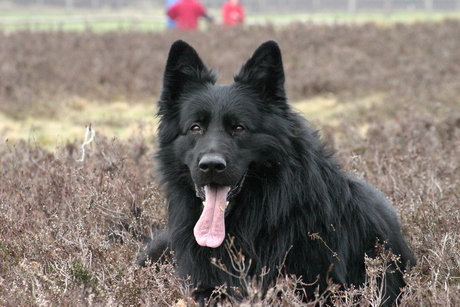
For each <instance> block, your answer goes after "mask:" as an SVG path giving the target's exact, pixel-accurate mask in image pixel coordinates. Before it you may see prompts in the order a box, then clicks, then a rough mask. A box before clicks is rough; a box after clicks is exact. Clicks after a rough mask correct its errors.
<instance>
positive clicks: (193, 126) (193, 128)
mask: <svg viewBox="0 0 460 307" xmlns="http://www.w3.org/2000/svg"><path fill="white" fill-rule="evenodd" d="M190 131H192V132H201V127H200V125H198V124H193V125H192V127H190Z"/></svg>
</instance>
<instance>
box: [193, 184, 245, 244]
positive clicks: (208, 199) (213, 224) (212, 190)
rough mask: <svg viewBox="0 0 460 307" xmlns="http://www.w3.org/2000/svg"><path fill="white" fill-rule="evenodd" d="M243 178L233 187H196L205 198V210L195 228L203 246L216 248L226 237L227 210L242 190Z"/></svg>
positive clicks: (196, 237) (197, 240) (197, 239)
mask: <svg viewBox="0 0 460 307" xmlns="http://www.w3.org/2000/svg"><path fill="white" fill-rule="evenodd" d="M243 179H244V176H243V178H242V179H241V180H240V182H239V183H238V184H237V185H235V186H233V187H231V186H223V185H217V184H207V185H204V186H202V187H199V188H197V189H196V193H197V196H198V197H199V198H201V199H202V200H203V211H202V213H201V216H200V218H199V219H198V222H197V223H196V225H195V228H194V229H193V234H194V235H195V240H196V242H197V243H198V244H199V245H201V246H207V247H212V248H216V247H219V246H220V245H221V244H222V242H224V239H225V212H226V210H227V207H228V206H229V201H230V199H231V198H232V197H234V196H235V195H236V194H238V193H239V192H240V190H241V185H242V183H243Z"/></svg>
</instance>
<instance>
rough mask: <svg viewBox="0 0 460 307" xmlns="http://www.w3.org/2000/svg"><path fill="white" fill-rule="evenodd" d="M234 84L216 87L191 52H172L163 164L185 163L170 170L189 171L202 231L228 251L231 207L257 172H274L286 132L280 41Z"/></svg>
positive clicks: (203, 239)
mask: <svg viewBox="0 0 460 307" xmlns="http://www.w3.org/2000/svg"><path fill="white" fill-rule="evenodd" d="M234 80H235V82H234V83H233V84H230V85H216V84H215V82H216V77H215V75H214V74H213V73H212V71H211V70H209V69H208V68H207V67H206V66H205V65H204V64H203V62H202V61H201V59H200V57H199V56H198V54H197V52H196V51H195V50H194V49H193V48H192V47H191V46H189V45H188V44H187V43H185V42H183V41H176V42H175V43H174V44H173V45H172V47H171V50H170V52H169V57H168V61H167V64H166V70H165V74H164V83H163V91H162V94H161V98H160V101H159V116H160V126H159V134H158V139H159V143H160V151H161V150H162V148H163V149H165V148H167V153H165V152H166V151H165V152H163V156H164V155H173V156H174V160H175V161H180V162H178V164H180V165H177V164H176V165H175V166H168V167H177V168H180V169H182V170H186V172H187V173H188V176H189V178H190V183H191V184H192V185H193V186H194V188H195V190H196V195H197V197H199V198H201V199H202V200H203V205H204V208H203V211H202V214H201V217H200V219H199V220H198V222H197V224H196V226H195V229H194V234H195V238H196V240H197V242H198V244H200V245H202V246H209V247H217V246H220V245H221V244H222V242H223V240H224V238H225V225H224V219H225V213H226V211H227V206H228V205H229V202H230V207H231V206H232V204H231V203H232V198H233V197H235V196H236V195H237V194H238V193H239V192H240V190H241V187H242V185H243V183H244V179H245V176H246V174H247V173H248V170H249V169H250V167H251V165H254V164H264V163H265V164H266V165H269V161H270V160H271V159H274V158H273V155H274V153H273V151H274V150H273V149H274V147H275V146H279V145H278V144H279V143H280V141H279V140H277V137H276V134H277V131H278V130H283V129H285V128H284V127H277V125H278V122H279V121H277V118H276V117H277V116H282V115H281V114H282V113H283V112H285V110H286V109H288V105H287V103H286V97H285V90H284V71H283V64H282V60H281V52H280V49H279V47H278V45H277V44H276V43H275V42H274V41H268V42H265V43H264V44H262V45H261V46H260V47H259V48H258V49H257V50H256V51H255V52H254V54H253V56H252V57H251V58H250V59H249V60H248V61H247V62H246V64H244V65H243V67H242V68H241V70H240V72H239V73H238V74H237V75H236V76H235V77H234ZM267 131H270V133H267ZM274 144H277V145H274ZM277 152H279V150H277ZM169 158H170V157H169ZM163 171H167V170H165V167H163Z"/></svg>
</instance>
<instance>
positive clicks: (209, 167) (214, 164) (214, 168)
mask: <svg viewBox="0 0 460 307" xmlns="http://www.w3.org/2000/svg"><path fill="white" fill-rule="evenodd" d="M198 167H199V168H200V171H202V172H203V173H221V172H223V171H225V169H226V168H227V162H226V161H225V159H224V158H223V157H222V156H220V155H217V154H205V155H203V157H202V158H201V160H200V162H199V163H198Z"/></svg>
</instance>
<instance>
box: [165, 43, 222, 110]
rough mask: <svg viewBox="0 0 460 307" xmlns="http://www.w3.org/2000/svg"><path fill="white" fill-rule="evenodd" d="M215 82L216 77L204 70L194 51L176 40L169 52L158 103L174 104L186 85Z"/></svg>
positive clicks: (206, 69)
mask: <svg viewBox="0 0 460 307" xmlns="http://www.w3.org/2000/svg"><path fill="white" fill-rule="evenodd" d="M215 82H216V77H215V76H214V74H213V73H212V72H211V70H209V69H208V68H206V66H205V65H204V64H203V62H202V61H201V59H200V57H199V56H198V53H197V52H196V51H195V49H193V47H191V46H190V45H189V44H187V43H186V42H184V41H181V40H178V41H176V42H174V44H172V46H171V49H170V51H169V56H168V61H167V62H166V69H165V73H164V77H163V90H162V93H161V98H160V99H161V102H160V103H168V102H175V101H176V100H177V99H178V98H179V96H180V95H181V94H182V93H183V91H184V89H185V88H186V86H187V85H191V84H206V83H212V84H214V83H215Z"/></svg>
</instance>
